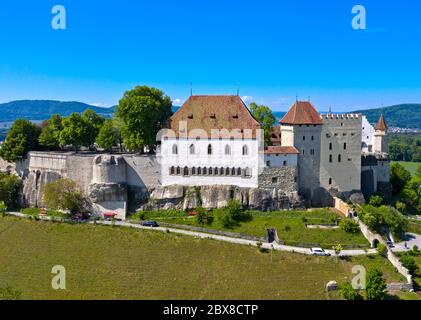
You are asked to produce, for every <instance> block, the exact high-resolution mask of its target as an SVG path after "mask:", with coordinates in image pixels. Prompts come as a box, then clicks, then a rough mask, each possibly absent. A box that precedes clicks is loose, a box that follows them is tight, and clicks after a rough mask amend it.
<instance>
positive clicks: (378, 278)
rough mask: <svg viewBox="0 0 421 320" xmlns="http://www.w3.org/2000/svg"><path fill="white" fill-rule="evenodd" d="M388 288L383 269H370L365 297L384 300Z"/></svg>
mask: <svg viewBox="0 0 421 320" xmlns="http://www.w3.org/2000/svg"><path fill="white" fill-rule="evenodd" d="M386 288H387V286H386V282H385V280H384V279H383V274H382V273H381V271H379V270H378V269H370V270H369V271H368V272H367V277H366V288H365V299H366V300H383V299H384V297H385V295H386Z"/></svg>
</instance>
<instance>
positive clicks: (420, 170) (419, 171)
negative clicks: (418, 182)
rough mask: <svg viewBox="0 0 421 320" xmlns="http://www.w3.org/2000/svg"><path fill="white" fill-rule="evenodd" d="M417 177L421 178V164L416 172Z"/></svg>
mask: <svg viewBox="0 0 421 320" xmlns="http://www.w3.org/2000/svg"><path fill="white" fill-rule="evenodd" d="M415 176H416V177H420V178H421V164H420V165H419V166H418V167H417V171H416V172H415Z"/></svg>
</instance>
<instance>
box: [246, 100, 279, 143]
mask: <svg viewBox="0 0 421 320" xmlns="http://www.w3.org/2000/svg"><path fill="white" fill-rule="evenodd" d="M250 111H251V114H252V115H253V117H254V118H255V119H256V120H257V121H259V123H260V125H261V127H262V129H263V130H264V132H265V145H266V146H268V145H270V138H271V134H272V126H273V125H274V124H275V121H276V118H275V116H274V115H273V113H272V110H271V109H270V108H269V107H267V106H264V105H258V104H256V103H254V102H252V103H250Z"/></svg>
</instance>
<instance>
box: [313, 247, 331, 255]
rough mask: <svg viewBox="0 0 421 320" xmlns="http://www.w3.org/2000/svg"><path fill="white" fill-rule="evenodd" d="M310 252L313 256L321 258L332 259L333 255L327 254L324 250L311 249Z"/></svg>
mask: <svg viewBox="0 0 421 320" xmlns="http://www.w3.org/2000/svg"><path fill="white" fill-rule="evenodd" d="M310 252H311V254H312V255H313V256H320V257H330V256H331V254H330V253H329V252H326V251H325V250H323V249H322V248H311V249H310Z"/></svg>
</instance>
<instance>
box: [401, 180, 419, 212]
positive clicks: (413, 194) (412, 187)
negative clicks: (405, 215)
mask: <svg viewBox="0 0 421 320" xmlns="http://www.w3.org/2000/svg"><path fill="white" fill-rule="evenodd" d="M401 195H402V200H404V202H405V203H406V205H407V210H408V211H409V212H411V213H415V214H417V213H419V212H421V177H414V178H412V179H411V180H410V181H409V183H407V184H406V186H405V188H404V189H403V191H402V194H401Z"/></svg>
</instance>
